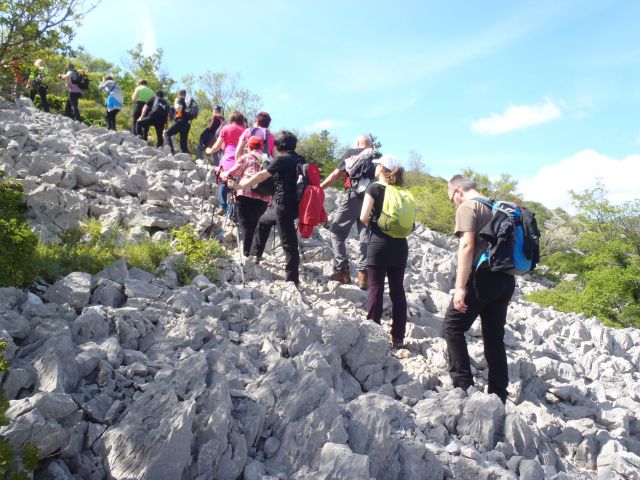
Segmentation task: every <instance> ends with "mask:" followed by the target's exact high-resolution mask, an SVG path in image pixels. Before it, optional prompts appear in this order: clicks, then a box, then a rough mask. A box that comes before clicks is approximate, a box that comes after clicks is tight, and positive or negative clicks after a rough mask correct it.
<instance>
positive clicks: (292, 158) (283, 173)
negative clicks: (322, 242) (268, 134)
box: [229, 130, 305, 286]
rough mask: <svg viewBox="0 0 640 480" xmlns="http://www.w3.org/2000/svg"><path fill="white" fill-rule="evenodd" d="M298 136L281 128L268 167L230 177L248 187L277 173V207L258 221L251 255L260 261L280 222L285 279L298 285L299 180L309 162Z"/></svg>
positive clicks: (235, 186) (239, 185)
mask: <svg viewBox="0 0 640 480" xmlns="http://www.w3.org/2000/svg"><path fill="white" fill-rule="evenodd" d="M297 144H298V139H297V138H296V136H295V135H294V134H293V133H291V132H289V131H286V130H283V131H281V132H279V133H278V134H277V135H276V138H275V149H274V151H273V153H274V160H273V162H271V163H270V164H269V165H268V166H267V168H266V169H262V170H260V171H259V172H258V173H256V174H255V175H253V176H252V177H251V178H248V179H247V178H245V179H242V180H240V182H238V183H236V182H235V181H234V180H229V187H230V188H233V189H236V190H237V189H245V188H249V187H252V186H253V185H258V184H259V183H261V182H262V181H264V180H266V179H268V178H270V177H272V176H273V179H274V183H275V193H274V195H273V209H269V210H268V211H267V212H266V213H265V214H264V215H263V216H262V218H260V221H259V222H258V227H257V231H256V235H255V237H254V239H253V245H252V246H251V255H254V256H255V261H256V263H259V262H260V259H261V258H262V254H263V253H264V249H265V247H266V245H267V240H269V234H270V233H271V228H272V227H273V226H274V225H276V226H277V227H278V233H279V234H280V242H281V243H282V249H283V250H284V254H285V259H286V264H285V279H286V281H287V282H293V283H294V284H295V285H296V286H298V285H299V283H300V274H299V271H298V268H299V266H300V253H299V252H298V236H297V234H296V227H295V219H296V217H297V216H298V198H297V192H296V185H297V181H298V166H299V165H300V164H303V163H305V160H304V158H302V157H301V156H300V155H298V154H297V153H296V146H297Z"/></svg>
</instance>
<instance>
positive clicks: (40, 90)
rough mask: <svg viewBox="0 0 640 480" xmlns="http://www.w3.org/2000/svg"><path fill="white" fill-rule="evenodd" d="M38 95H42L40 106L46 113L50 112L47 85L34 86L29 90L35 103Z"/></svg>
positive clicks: (30, 96)
mask: <svg viewBox="0 0 640 480" xmlns="http://www.w3.org/2000/svg"><path fill="white" fill-rule="evenodd" d="M36 95H40V106H41V107H42V110H44V111H45V112H48V111H49V102H47V87H46V86H45V85H42V84H40V85H34V86H33V87H31V90H29V98H30V99H31V101H32V102H33V101H34V100H35V99H36Z"/></svg>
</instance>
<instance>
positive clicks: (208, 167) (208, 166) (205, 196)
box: [200, 159, 213, 215]
mask: <svg viewBox="0 0 640 480" xmlns="http://www.w3.org/2000/svg"><path fill="white" fill-rule="evenodd" d="M206 162H207V168H205V170H204V189H203V190H202V205H200V215H202V210H203V209H204V204H205V202H206V201H207V185H208V183H207V182H208V179H209V174H210V173H211V172H210V170H209V169H210V167H211V165H210V163H209V160H208V159H207V160H206ZM212 185H213V184H212ZM209 193H211V192H209Z"/></svg>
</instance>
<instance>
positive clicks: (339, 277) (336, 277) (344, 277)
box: [329, 267, 351, 283]
mask: <svg viewBox="0 0 640 480" xmlns="http://www.w3.org/2000/svg"><path fill="white" fill-rule="evenodd" d="M329 280H333V281H335V282H340V283H351V270H349V268H348V267H347V268H344V269H342V270H340V271H339V272H334V273H333V274H332V275H331V276H330V277H329Z"/></svg>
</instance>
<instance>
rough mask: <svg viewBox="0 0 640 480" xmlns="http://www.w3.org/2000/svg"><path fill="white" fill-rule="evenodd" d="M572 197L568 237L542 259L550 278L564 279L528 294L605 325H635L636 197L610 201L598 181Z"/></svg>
mask: <svg viewBox="0 0 640 480" xmlns="http://www.w3.org/2000/svg"><path fill="white" fill-rule="evenodd" d="M572 197H573V203H574V205H575V207H576V209H577V210H578V214H577V215H576V216H575V217H574V218H573V219H572V220H571V223H570V225H569V227H570V229H571V230H572V231H573V234H574V237H573V238H574V240H573V241H571V242H570V245H569V248H566V249H565V250H564V251H559V252H556V253H554V254H552V255H550V256H549V257H548V258H547V259H546V260H545V262H544V263H545V265H546V266H547V267H548V268H549V270H550V271H551V272H552V274H553V275H555V278H558V279H562V278H566V279H565V280H560V282H559V283H558V285H557V286H556V288H555V289H552V290H543V291H539V292H534V293H531V294H530V295H529V296H528V299H529V300H531V301H535V302H537V303H540V304H541V305H544V306H553V307H555V308H556V309H558V310H560V311H563V312H582V313H584V314H586V315H594V316H597V317H598V318H600V319H601V320H603V322H604V323H606V324H607V325H609V326H614V327H628V326H633V327H640V215H639V214H640V200H636V201H634V202H628V203H626V204H623V205H619V206H617V205H613V204H612V203H611V202H609V200H607V199H606V191H605V189H604V187H603V186H602V185H598V186H597V187H596V188H594V189H591V190H586V191H585V192H583V193H574V192H572ZM567 274H572V275H569V276H568V277H567Z"/></svg>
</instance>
